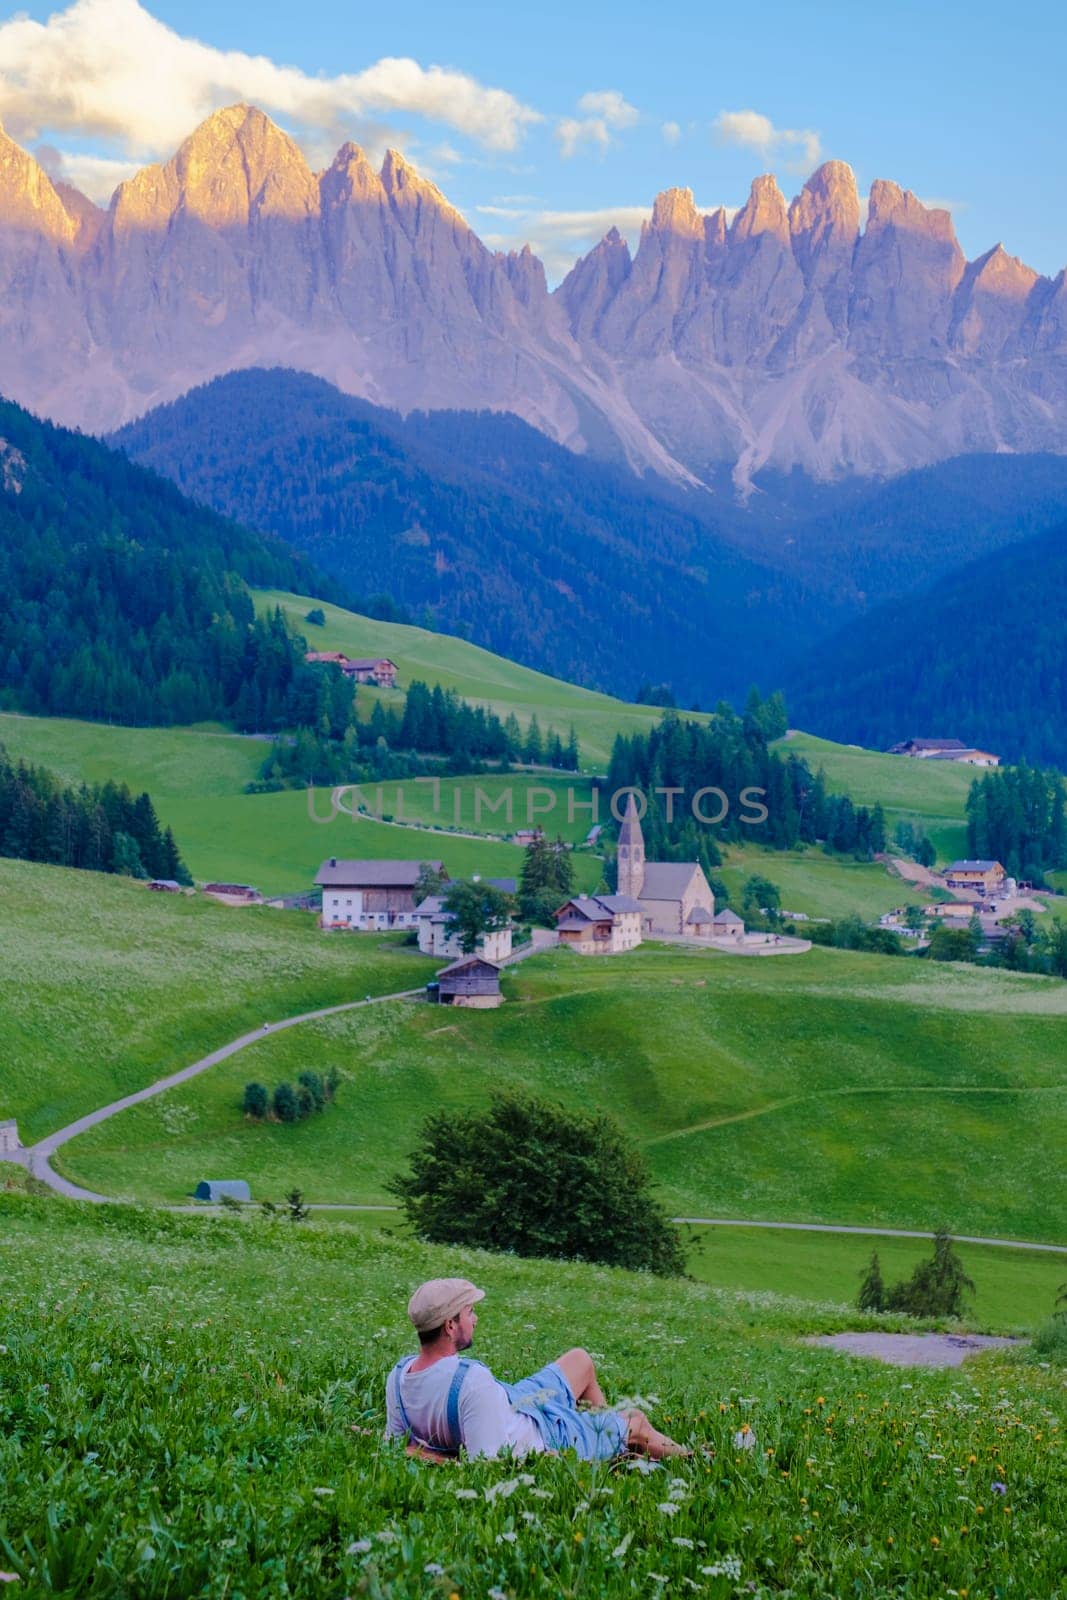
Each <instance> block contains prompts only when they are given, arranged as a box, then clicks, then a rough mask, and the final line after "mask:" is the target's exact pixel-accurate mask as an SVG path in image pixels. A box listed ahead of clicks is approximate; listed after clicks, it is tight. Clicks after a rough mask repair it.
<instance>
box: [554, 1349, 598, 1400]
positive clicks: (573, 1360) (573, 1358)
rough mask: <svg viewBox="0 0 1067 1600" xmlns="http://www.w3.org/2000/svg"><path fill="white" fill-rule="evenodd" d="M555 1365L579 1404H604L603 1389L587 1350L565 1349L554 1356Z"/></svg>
mask: <svg viewBox="0 0 1067 1600" xmlns="http://www.w3.org/2000/svg"><path fill="white" fill-rule="evenodd" d="M556 1366H557V1367H559V1369H560V1370H561V1372H562V1373H563V1376H564V1377H565V1378H566V1380H567V1382H568V1383H569V1384H570V1386H571V1392H572V1394H573V1395H574V1398H575V1400H576V1402H577V1403H578V1404H579V1405H582V1404H584V1405H587V1406H606V1405H607V1401H606V1400H605V1398H604V1391H603V1389H602V1388H601V1387H600V1384H599V1383H598V1382H597V1375H596V1367H595V1366H594V1365H593V1358H592V1356H591V1355H590V1354H589V1351H588V1350H581V1349H574V1350H567V1351H565V1352H564V1353H563V1355H561V1356H557V1357H556Z"/></svg>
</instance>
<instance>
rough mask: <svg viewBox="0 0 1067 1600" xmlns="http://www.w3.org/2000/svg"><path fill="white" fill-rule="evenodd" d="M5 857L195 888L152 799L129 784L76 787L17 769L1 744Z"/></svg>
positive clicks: (0, 826)
mask: <svg viewBox="0 0 1067 1600" xmlns="http://www.w3.org/2000/svg"><path fill="white" fill-rule="evenodd" d="M0 856H14V857H16V858H17V859H19V860H22V861H42V862H47V863H49V864H50V865H52V866H57V867H81V868H82V869H83V870H84V871H87V872H118V873H122V874H124V875H125V876H126V877H130V878H172V879H174V880H175V881H176V882H178V883H186V884H188V883H192V881H193V880H192V878H191V877H190V875H189V870H188V868H187V867H186V865H185V862H184V861H183V860H182V857H181V852H180V851H179V849H178V846H177V843H176V842H175V839H174V835H173V833H172V832H171V830H170V829H169V828H164V827H161V826H160V822H159V818H158V817H157V816H156V811H155V807H154V806H153V804H152V801H151V798H150V797H149V796H148V795H147V794H140V795H137V796H134V795H133V794H131V793H130V790H129V789H128V788H127V787H126V785H125V784H115V783H104V784H97V785H94V786H93V787H89V786H88V785H86V784H82V785H81V787H79V788H72V787H71V786H70V785H68V784H63V783H61V782H60V781H59V779H58V778H56V777H55V776H54V775H53V774H52V773H51V772H48V771H46V769H45V768H44V767H35V766H28V765H27V764H26V763H25V762H22V761H20V762H18V763H17V764H16V763H14V762H12V761H11V760H10V759H9V757H8V755H7V753H6V751H5V750H4V747H3V745H0Z"/></svg>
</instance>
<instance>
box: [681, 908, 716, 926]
mask: <svg viewBox="0 0 1067 1600" xmlns="http://www.w3.org/2000/svg"><path fill="white" fill-rule="evenodd" d="M685 920H686V921H687V922H693V923H705V922H714V920H715V919H714V917H713V916H712V914H711V912H710V911H709V910H708V908H707V906H694V907H693V909H692V911H691V912H690V913H689V915H688V916H687V917H686V919H685Z"/></svg>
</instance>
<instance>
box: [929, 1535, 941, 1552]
mask: <svg viewBox="0 0 1067 1600" xmlns="http://www.w3.org/2000/svg"><path fill="white" fill-rule="evenodd" d="M930 1543H931V1544H932V1545H933V1547H934V1549H935V1550H936V1549H937V1547H938V1545H939V1544H940V1543H941V1540H940V1539H939V1538H938V1537H937V1534H936V1533H932V1534H931V1535H930Z"/></svg>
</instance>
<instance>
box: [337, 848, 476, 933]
mask: <svg viewBox="0 0 1067 1600" xmlns="http://www.w3.org/2000/svg"><path fill="white" fill-rule="evenodd" d="M424 865H426V866H429V867H431V868H432V869H433V870H434V871H435V872H438V873H441V874H442V875H443V876H444V877H445V878H447V877H448V874H447V873H446V872H445V870H444V867H443V865H442V863H441V862H440V861H430V862H425V863H424V862H422V861H340V860H338V858H337V857H336V856H331V857H330V859H329V861H324V862H323V863H322V866H321V867H320V868H319V870H318V872H317V873H316V875H315V882H316V883H317V884H318V885H319V887H320V888H321V889H322V926H323V927H324V928H352V929H364V930H366V929H377V928H413V927H415V926H416V925H417V923H418V916H417V913H416V907H415V886H416V884H417V883H418V881H419V874H420V873H421V871H422V868H423V866H424Z"/></svg>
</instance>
